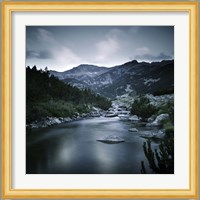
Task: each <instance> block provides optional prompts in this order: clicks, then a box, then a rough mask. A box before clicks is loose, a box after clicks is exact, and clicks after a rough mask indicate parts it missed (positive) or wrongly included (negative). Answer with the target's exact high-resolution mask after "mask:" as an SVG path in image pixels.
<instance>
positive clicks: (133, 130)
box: [128, 128, 138, 132]
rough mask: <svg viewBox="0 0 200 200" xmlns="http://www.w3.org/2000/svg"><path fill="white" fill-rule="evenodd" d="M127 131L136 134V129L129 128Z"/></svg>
mask: <svg viewBox="0 0 200 200" xmlns="http://www.w3.org/2000/svg"><path fill="white" fill-rule="evenodd" d="M128 131H130V132H138V129H137V128H130V129H129V130H128Z"/></svg>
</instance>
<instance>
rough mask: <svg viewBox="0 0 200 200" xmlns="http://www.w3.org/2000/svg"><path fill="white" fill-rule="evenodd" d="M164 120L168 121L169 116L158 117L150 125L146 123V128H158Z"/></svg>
mask: <svg viewBox="0 0 200 200" xmlns="http://www.w3.org/2000/svg"><path fill="white" fill-rule="evenodd" d="M166 119H169V114H161V115H158V116H157V117H156V119H155V120H154V121H153V122H152V123H148V124H147V125H146V126H160V125H162V121H163V120H166Z"/></svg>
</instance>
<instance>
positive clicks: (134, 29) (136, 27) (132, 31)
mask: <svg viewBox="0 0 200 200" xmlns="http://www.w3.org/2000/svg"><path fill="white" fill-rule="evenodd" d="M139 30H140V27H138V26H132V27H131V28H130V29H129V32H130V33H131V34H135V33H138V31H139Z"/></svg>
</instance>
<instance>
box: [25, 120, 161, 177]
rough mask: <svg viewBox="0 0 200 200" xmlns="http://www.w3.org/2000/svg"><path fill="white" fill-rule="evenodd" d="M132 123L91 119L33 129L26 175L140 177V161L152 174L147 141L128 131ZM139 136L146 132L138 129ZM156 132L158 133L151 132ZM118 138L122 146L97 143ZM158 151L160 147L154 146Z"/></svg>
mask: <svg viewBox="0 0 200 200" xmlns="http://www.w3.org/2000/svg"><path fill="white" fill-rule="evenodd" d="M132 127H134V125H133V123H132V122H130V121H127V122H125V121H120V120H119V118H118V117H114V118H105V117H99V118H90V119H82V120H79V121H73V122H69V123H63V124H59V125H56V126H52V127H49V128H40V129H32V130H29V131H27V137H26V142H27V143H26V173H27V174H140V173H141V161H142V160H143V161H144V163H145V167H146V171H147V173H153V172H152V171H151V170H150V169H149V166H148V161H147V160H146V157H145V155H144V151H143V147H142V146H143V143H144V142H145V141H146V139H144V138H142V137H140V136H139V135H138V134H137V133H135V132H129V131H128V129H130V128H132ZM137 129H138V130H139V132H142V131H147V128H145V127H138V128H137ZM148 131H155V129H152V130H148ZM110 135H114V136H118V137H121V138H123V139H124V140H125V142H123V143H117V144H106V143H102V142H99V141H97V140H98V139H102V138H104V137H106V136H110ZM152 146H153V148H157V146H158V144H157V143H152Z"/></svg>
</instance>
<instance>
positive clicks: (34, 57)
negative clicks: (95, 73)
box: [26, 26, 174, 71]
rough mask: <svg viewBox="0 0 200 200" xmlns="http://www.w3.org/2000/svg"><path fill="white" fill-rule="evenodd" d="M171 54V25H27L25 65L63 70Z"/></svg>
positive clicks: (159, 58) (167, 58) (172, 49)
mask: <svg viewBox="0 0 200 200" xmlns="http://www.w3.org/2000/svg"><path fill="white" fill-rule="evenodd" d="M173 58H174V27H173V26H27V27H26V66H30V67H32V66H33V65H36V66H37V68H39V69H40V68H41V69H44V68H45V67H48V69H51V70H57V71H65V70H69V69H71V68H73V67H76V66H78V65H80V64H93V65H98V66H105V67H113V66H116V65H120V64H123V63H126V62H129V61H131V60H137V61H139V62H140V61H145V62H154V61H161V60H169V59H173Z"/></svg>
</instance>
